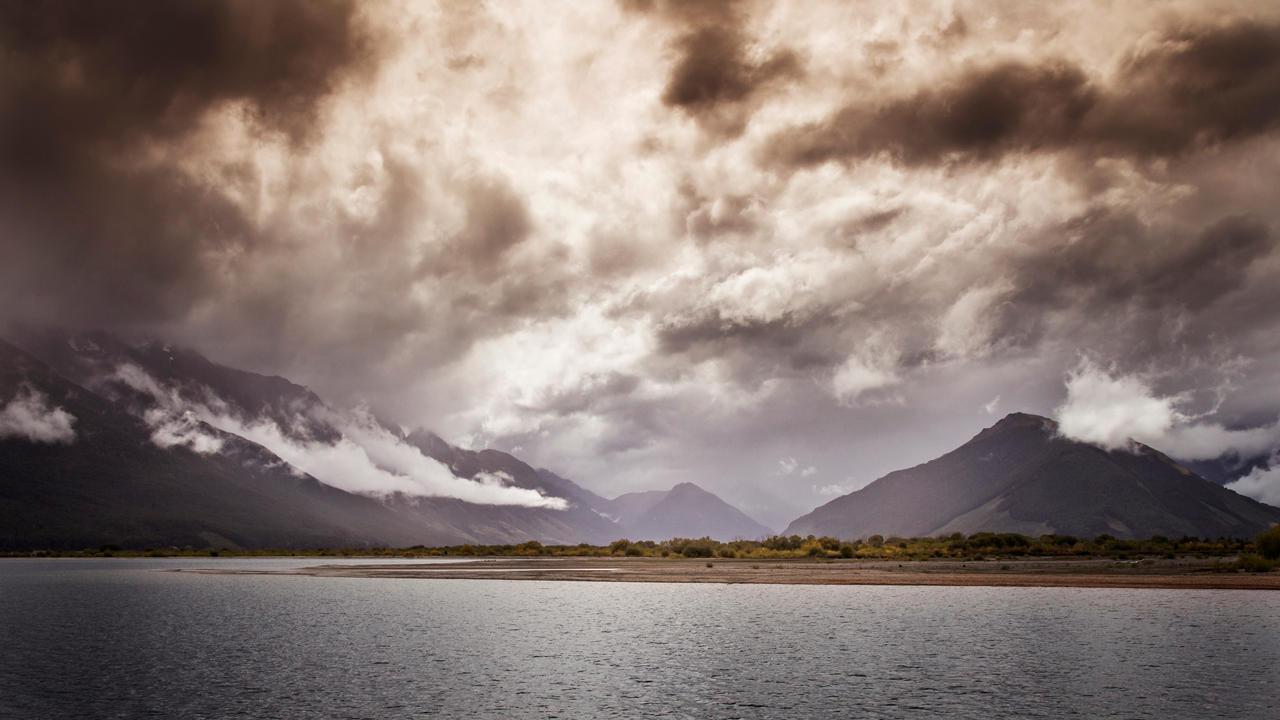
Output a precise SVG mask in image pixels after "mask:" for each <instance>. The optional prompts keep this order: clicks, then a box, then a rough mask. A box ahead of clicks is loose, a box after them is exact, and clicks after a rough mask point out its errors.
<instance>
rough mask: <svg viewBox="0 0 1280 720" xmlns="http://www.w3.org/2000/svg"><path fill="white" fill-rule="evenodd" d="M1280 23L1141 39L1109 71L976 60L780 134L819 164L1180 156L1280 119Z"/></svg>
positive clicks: (792, 161)
mask: <svg viewBox="0 0 1280 720" xmlns="http://www.w3.org/2000/svg"><path fill="white" fill-rule="evenodd" d="M1277 98H1280V25H1277V24H1275V23H1261V22H1253V21H1245V20H1238V21H1235V22H1233V23H1231V24H1227V25H1211V24H1207V23H1206V24H1203V25H1195V24H1190V25H1187V26H1185V27H1179V28H1176V29H1171V30H1169V31H1167V32H1165V33H1164V34H1162V35H1160V36H1159V37H1158V39H1156V40H1154V41H1151V40H1148V39H1145V38H1144V39H1143V40H1142V41H1140V42H1139V43H1138V44H1135V45H1134V46H1132V47H1131V48H1130V49H1128V50H1127V51H1126V52H1125V53H1124V59H1123V60H1122V61H1121V62H1120V63H1119V66H1118V67H1117V68H1115V69H1114V70H1113V71H1112V72H1111V77H1110V78H1107V77H1104V76H1103V74H1102V73H1095V74H1094V75H1092V76H1091V75H1090V74H1089V73H1087V72H1086V71H1085V70H1084V69H1083V68H1081V67H1080V65H1079V64H1076V63H1073V62H1071V61H1069V60H1064V59H1060V58H1049V59H1043V60H1040V59H1037V60H1034V61H1029V60H1026V59H1010V60H1003V61H999V62H996V63H993V64H977V65H972V66H970V67H967V68H965V69H964V70H963V71H961V72H960V73H959V74H956V75H954V76H944V77H943V78H941V79H939V81H936V82H932V83H930V84H929V86H928V87H925V88H922V89H919V90H917V91H915V92H913V93H911V94H909V95H904V96H892V97H889V98H887V99H872V100H870V101H867V100H862V99H860V100H858V101H855V102H853V103H850V104H848V105H846V106H844V107H842V108H841V109H840V110H838V111H837V112H836V113H834V114H833V115H832V116H831V117H829V118H827V119H825V120H823V121H821V122H816V123H809V124H806V125H801V126H797V127H794V128H789V129H787V130H785V131H783V132H781V133H779V134H777V135H776V136H775V137H774V138H773V142H772V143H771V144H770V145H769V146H768V148H767V150H766V153H767V157H768V158H769V159H770V160H771V161H772V162H774V163H776V164H779V165H789V166H796V167H804V166H810V165H814V164H818V163H822V162H826V161H831V160H837V161H843V162H851V161H856V160H860V159H866V158H869V157H873V156H877V155H883V156H885V157H888V158H889V159H891V160H893V161H895V162H899V163H902V164H906V165H934V164H939V163H946V162H989V161H994V160H997V159H999V158H1001V157H1003V156H1006V155H1010V154H1017V153H1031V152H1056V151H1070V152H1073V153H1080V154H1084V155H1086V156H1089V157H1135V158H1140V159H1154V158H1161V157H1176V156H1179V155H1181V154H1184V153H1186V152H1190V151H1194V150H1204V149H1207V148H1211V147H1214V146H1216V145H1219V144H1221V143H1224V142H1231V141H1236V140H1242V139H1246V138H1248V137H1251V136H1253V135H1258V134H1265V133H1270V132H1272V131H1274V130H1275V129H1276V128H1277V127H1280V119H1278V118H1280V113H1278V112H1277V110H1280V100H1278V99H1277Z"/></svg>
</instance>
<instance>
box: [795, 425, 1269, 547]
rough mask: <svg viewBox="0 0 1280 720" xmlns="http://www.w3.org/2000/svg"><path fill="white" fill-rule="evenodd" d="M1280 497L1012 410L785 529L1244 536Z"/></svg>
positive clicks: (840, 533)
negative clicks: (1258, 495)
mask: <svg viewBox="0 0 1280 720" xmlns="http://www.w3.org/2000/svg"><path fill="white" fill-rule="evenodd" d="M1275 522H1280V509H1278V508H1273V507H1271V506H1269V505H1264V504H1262V503H1259V502H1257V501H1255V500H1252V499H1250V498H1247V497H1244V496H1242V495H1239V494H1236V493H1234V492H1231V491H1230V490H1226V489H1224V488H1221V487H1219V486H1217V485H1215V484H1213V483H1211V482H1209V481H1207V480H1205V479H1203V478H1201V477H1199V476H1197V475H1195V474H1194V473H1192V472H1191V471H1189V470H1187V469H1186V468H1185V467H1183V466H1181V465H1179V464H1177V463H1176V462H1174V461H1173V460H1171V459H1169V458H1168V457H1167V456H1165V455H1163V454H1161V453H1159V452H1157V451H1155V450H1153V449H1151V448H1148V447H1146V446H1143V445H1139V444H1135V445H1134V448H1133V451H1132V452H1128V451H1110V452H1108V451H1106V450H1102V449H1100V448H1097V447H1094V446H1092V445H1087V444H1084V443H1078V442H1074V441H1071V440H1067V439H1065V438H1062V437H1060V436H1058V435H1057V426H1056V424H1054V423H1053V421H1052V420H1049V419H1047V418H1042V417H1038V416H1035V415H1027V414H1023V413H1014V414H1012V415H1009V416H1007V417H1006V418H1004V419H1003V420H1001V421H1000V422H999V423H997V424H996V425H994V426H993V427H990V428H987V429H985V430H983V431H982V432H980V433H978V435H976V436H975V437H974V438H973V439H972V440H970V441H969V442H967V443H965V444H964V445H962V446H960V447H959V448H957V449H955V450H953V451H952V452H949V453H947V454H946V455H943V456H942V457H939V458H937V459H935V460H932V461H930V462H927V463H924V464H922V465H918V466H916V467H913V468H910V469H906V470H898V471H895V472H892V473H889V474H888V475H885V476H884V477H882V478H880V479H879V480H876V481H875V482H873V483H871V484H870V485H868V486H867V487H865V488H862V489H861V490H858V491H856V492H853V493H850V494H848V495H844V496H842V497H839V498H836V499H835V500H832V501H831V502H829V503H827V504H826V505H823V506H821V507H819V508H817V509H815V510H814V511H813V512H811V513H809V514H807V515H804V516H802V517H800V518H798V519H797V520H795V521H794V522H792V523H791V525H790V526H789V527H788V528H787V530H786V531H785V532H786V534H798V535H807V534H815V535H830V536H833V537H839V538H845V539H852V538H858V537H866V536H869V535H872V534H881V535H898V536H903V537H911V536H925V535H936V534H941V533H952V532H965V533H971V532H978V531H993V532H1018V533H1024V534H1031V535H1039V534H1044V533H1061V534H1069V535H1078V536H1084V537H1093V536H1095V535H1099V534H1102V533H1108V534H1111V535H1115V536H1117V537H1124V538H1132V537H1150V536H1151V535H1166V536H1170V537H1174V536H1181V535H1193V536H1199V537H1221V536H1229V537H1242V536H1250V535H1253V534H1256V533H1258V532H1260V531H1262V530H1264V529H1266V528H1267V527H1268V526H1269V525H1270V524H1271V523H1275Z"/></svg>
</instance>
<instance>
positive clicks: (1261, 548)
mask: <svg viewBox="0 0 1280 720" xmlns="http://www.w3.org/2000/svg"><path fill="white" fill-rule="evenodd" d="M1258 554H1260V555H1262V557H1264V558H1266V559H1268V560H1276V559H1280V525H1273V526H1272V527H1271V529H1270V530H1267V531H1265V532H1263V533H1262V534H1260V535H1258Z"/></svg>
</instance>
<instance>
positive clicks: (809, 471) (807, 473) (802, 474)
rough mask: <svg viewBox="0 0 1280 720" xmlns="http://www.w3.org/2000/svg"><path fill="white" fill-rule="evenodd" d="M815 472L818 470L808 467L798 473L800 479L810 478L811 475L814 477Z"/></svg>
mask: <svg viewBox="0 0 1280 720" xmlns="http://www.w3.org/2000/svg"><path fill="white" fill-rule="evenodd" d="M817 472H818V468H816V467H814V466H812V465H810V466H809V467H807V468H805V469H803V470H801V471H800V477H810V476H812V475H815V474H816V473H817Z"/></svg>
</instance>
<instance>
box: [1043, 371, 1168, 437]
mask: <svg viewBox="0 0 1280 720" xmlns="http://www.w3.org/2000/svg"><path fill="white" fill-rule="evenodd" d="M1175 403H1176V398H1158V397H1155V396H1154V394H1153V393H1152V391H1151V388H1150V386H1149V385H1147V383H1146V382H1144V381H1143V379H1142V378H1139V377H1137V376H1133V375H1129V376H1119V377H1113V376H1112V375H1111V374H1110V373H1109V372H1107V371H1106V370H1104V369H1103V368H1100V367H1098V366H1097V365H1095V364H1094V363H1092V362H1088V361H1086V362H1083V363H1081V365H1080V366H1079V367H1077V368H1076V369H1075V370H1074V371H1072V372H1071V374H1070V375H1068V376H1067V399H1066V402H1064V403H1063V404H1062V405H1061V406H1059V407H1058V409H1057V411H1056V413H1057V416H1058V427H1059V431H1060V432H1061V433H1062V434H1063V435H1064V436H1066V437H1069V438H1071V439H1073V440H1080V441H1082V442H1087V443H1092V444H1094V445H1098V446H1099V447H1103V448H1107V449H1110V450H1114V449H1119V448H1124V447H1127V446H1128V444H1129V439H1130V438H1135V439H1154V438H1161V437H1163V436H1164V434H1165V433H1167V432H1168V431H1169V430H1170V429H1171V428H1172V427H1173V425H1174V423H1175V422H1178V421H1179V420H1180V419H1182V415H1181V413H1179V412H1178V411H1177V409H1176V408H1175V407H1174V405H1175Z"/></svg>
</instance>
